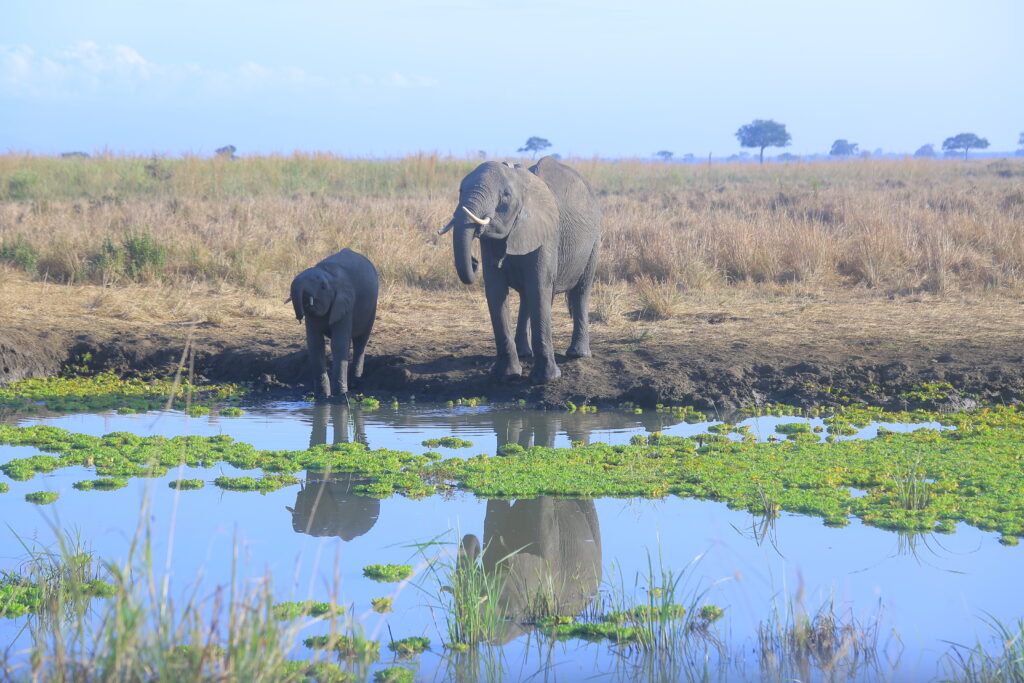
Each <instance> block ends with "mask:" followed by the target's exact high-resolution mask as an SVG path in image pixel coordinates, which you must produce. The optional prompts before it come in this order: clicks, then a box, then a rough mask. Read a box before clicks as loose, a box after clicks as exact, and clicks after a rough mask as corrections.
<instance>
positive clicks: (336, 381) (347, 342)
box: [331, 320, 352, 397]
mask: <svg viewBox="0 0 1024 683" xmlns="http://www.w3.org/2000/svg"><path fill="white" fill-rule="evenodd" d="M351 347H352V321H351V320H342V321H341V322H339V323H338V324H337V325H335V326H334V327H333V328H332V329H331V395H332V396H336V397H340V396H342V395H344V394H347V393H348V361H349V352H350V351H351Z"/></svg>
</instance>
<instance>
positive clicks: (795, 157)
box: [775, 152, 800, 162]
mask: <svg viewBox="0 0 1024 683" xmlns="http://www.w3.org/2000/svg"><path fill="white" fill-rule="evenodd" d="M775 161H783V162H790V161H800V157H799V156H798V155H796V154H790V153H789V152H783V153H782V154H780V155H778V156H777V157H775Z"/></svg>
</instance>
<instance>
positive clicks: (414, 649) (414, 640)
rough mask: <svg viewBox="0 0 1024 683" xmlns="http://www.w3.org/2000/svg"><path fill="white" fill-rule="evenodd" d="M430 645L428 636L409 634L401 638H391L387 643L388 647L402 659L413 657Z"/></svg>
mask: <svg viewBox="0 0 1024 683" xmlns="http://www.w3.org/2000/svg"><path fill="white" fill-rule="evenodd" d="M429 647H430V638H424V637H423V636H409V637H408V638H402V639H401V640H393V641H391V642H390V643H388V649H389V650H391V651H392V652H394V653H395V655H397V656H398V657H401V658H403V659H405V658H408V657H415V656H416V655H418V654H420V653H421V652H423V651H424V650H426V649H428V648H429Z"/></svg>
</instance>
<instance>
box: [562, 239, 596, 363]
mask: <svg viewBox="0 0 1024 683" xmlns="http://www.w3.org/2000/svg"><path fill="white" fill-rule="evenodd" d="M596 272H597V245H596V244H595V245H594V250H593V251H592V252H591V253H590V260H589V261H587V267H586V270H584V271H583V277H581V278H580V281H579V282H577V283H576V286H575V287H573V288H572V289H570V290H569V291H568V293H567V294H566V297H565V298H566V301H568V302H569V315H570V316H572V342H571V343H570V344H569V350H568V351H566V352H565V355H567V356H568V357H569V358H589V357H590V355H591V354H590V289H591V287H592V286H593V284H594V275H595V274H596Z"/></svg>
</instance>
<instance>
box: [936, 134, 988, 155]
mask: <svg viewBox="0 0 1024 683" xmlns="http://www.w3.org/2000/svg"><path fill="white" fill-rule="evenodd" d="M986 147H988V140H986V139H985V138H979V137H978V136H977V135H975V134H974V133H960V134H959V135H954V136H953V137H951V138H946V139H945V140H943V141H942V149H944V150H946V151H948V152H953V151H956V150H958V149H962V150H963V151H964V159H966V158H967V151H968V150H971V149H985V148H986Z"/></svg>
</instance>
